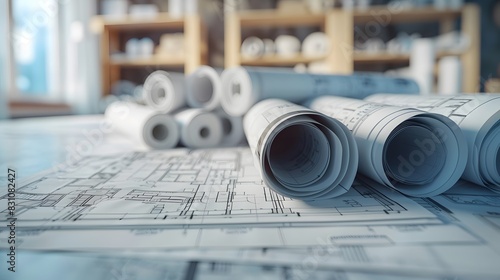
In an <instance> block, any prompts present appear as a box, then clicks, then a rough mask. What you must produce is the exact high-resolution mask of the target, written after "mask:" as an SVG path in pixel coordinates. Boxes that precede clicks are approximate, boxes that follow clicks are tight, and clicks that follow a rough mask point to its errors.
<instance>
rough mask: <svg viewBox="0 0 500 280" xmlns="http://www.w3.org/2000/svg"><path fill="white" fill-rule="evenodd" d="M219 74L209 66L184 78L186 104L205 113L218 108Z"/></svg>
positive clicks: (199, 68)
mask: <svg viewBox="0 0 500 280" xmlns="http://www.w3.org/2000/svg"><path fill="white" fill-rule="evenodd" d="M221 73H222V71H217V70H215V69H214V68H212V67H210V66H201V67H198V68H197V69H196V70H195V71H194V72H193V73H191V74H189V75H188V76H187V77H186V99H187V104H188V105H189V106H190V107H192V108H205V109H206V110H207V111H212V110H214V109H216V108H218V107H220V96H221V89H222V82H221V78H220V74H221Z"/></svg>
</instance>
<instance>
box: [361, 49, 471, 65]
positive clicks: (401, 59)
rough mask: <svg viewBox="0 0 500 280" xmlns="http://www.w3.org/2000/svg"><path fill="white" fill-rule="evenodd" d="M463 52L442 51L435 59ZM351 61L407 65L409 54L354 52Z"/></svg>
mask: <svg viewBox="0 0 500 280" xmlns="http://www.w3.org/2000/svg"><path fill="white" fill-rule="evenodd" d="M462 54H463V52H456V51H443V52H439V53H437V54H436V58H438V59H439V58H442V57H445V56H452V55H457V56H459V55H462ZM353 60H354V62H355V63H388V64H391V63H394V64H399V63H408V62H409V61H410V55H409V54H390V53H383V52H381V53H363V52H354V53H353Z"/></svg>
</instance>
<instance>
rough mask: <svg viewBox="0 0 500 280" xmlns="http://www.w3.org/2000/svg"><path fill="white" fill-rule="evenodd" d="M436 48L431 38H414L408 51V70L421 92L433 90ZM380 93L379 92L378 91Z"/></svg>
mask: <svg viewBox="0 0 500 280" xmlns="http://www.w3.org/2000/svg"><path fill="white" fill-rule="evenodd" d="M435 61H436V48H435V46H434V41H433V40H432V39H417V40H414V41H413V43H412V47H411V53H410V72H411V77H412V78H413V79H415V81H416V82H417V83H418V86H419V87H420V93H421V94H426V95H428V94H431V93H432V92H434V63H435ZM379 93H380V92H379Z"/></svg>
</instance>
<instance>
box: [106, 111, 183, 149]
mask: <svg viewBox="0 0 500 280" xmlns="http://www.w3.org/2000/svg"><path fill="white" fill-rule="evenodd" d="M105 117H106V121H107V122H108V123H109V125H110V126H111V127H112V128H113V129H114V130H115V131H117V132H119V133H121V134H123V135H126V136H127V137H128V138H129V139H131V140H133V141H135V142H136V143H141V144H143V145H146V146H149V147H151V148H153V149H171V148H174V147H175V146H177V143H178V142H179V137H180V133H179V127H178V125H177V123H176V122H175V120H174V118H172V117H171V116H169V115H165V114H161V113H158V112H156V111H155V110H153V109H151V108H149V107H146V106H142V105H137V104H135V103H131V102H115V103H113V104H111V105H110V106H108V108H107V109H106V112H105Z"/></svg>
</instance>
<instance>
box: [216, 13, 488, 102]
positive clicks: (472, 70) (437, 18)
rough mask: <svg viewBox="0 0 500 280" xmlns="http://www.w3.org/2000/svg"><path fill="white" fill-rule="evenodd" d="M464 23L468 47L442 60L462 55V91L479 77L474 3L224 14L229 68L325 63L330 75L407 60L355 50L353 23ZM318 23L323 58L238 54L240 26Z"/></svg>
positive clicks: (445, 28) (474, 86)
mask: <svg viewBox="0 0 500 280" xmlns="http://www.w3.org/2000/svg"><path fill="white" fill-rule="evenodd" d="M458 18H460V19H461V21H462V24H461V25H462V27H461V32H462V33H463V34H464V35H466V36H468V38H469V41H470V45H469V47H468V49H467V50H465V51H463V52H440V53H438V54H437V55H436V57H437V58H441V57H444V56H448V55H456V56H460V58H461V61H462V69H463V86H462V89H463V91H464V92H476V91H477V90H478V88H479V77H480V76H479V75H480V70H479V69H480V68H479V67H480V64H479V63H480V55H479V52H480V46H479V44H480V38H479V36H480V32H481V30H480V11H479V7H478V6H477V5H475V4H466V5H464V6H463V7H462V9H460V10H436V9H434V8H432V7H426V8H415V9H405V10H402V9H401V10H397V9H394V8H390V7H388V6H372V7H370V9H368V10H366V11H357V10H353V11H346V10H341V9H333V10H330V11H326V12H325V13H324V14H311V13H307V12H300V13H290V12H279V11H276V10H254V11H245V12H240V13H231V14H228V15H226V18H225V37H226V39H225V40H226V42H225V66H226V67H231V66H238V65H252V66H257V65H260V66H292V65H295V64H297V63H309V62H312V61H317V60H323V61H326V62H327V63H328V65H329V67H330V70H331V72H332V73H342V74H349V73H352V71H353V70H354V65H355V64H369V63H383V64H405V63H406V64H407V63H409V60H410V56H409V54H389V53H373V54H371V53H363V52H358V51H354V50H353V45H354V28H353V26H354V24H363V23H364V24H369V23H374V24H378V25H379V27H380V28H384V27H385V26H386V25H391V24H399V23H409V22H438V23H439V24H440V32H441V33H446V32H449V31H452V30H453V28H454V24H455V21H456V20H457V19H458ZM295 26H316V27H319V28H320V30H322V31H324V32H325V33H326V34H327V35H328V36H329V38H330V39H331V51H330V53H329V54H328V55H327V56H326V57H324V58H312V59H311V58H305V57H302V56H300V55H299V56H296V57H291V58H282V57H277V56H276V57H262V58H258V59H245V58H243V57H241V56H240V46H241V42H242V38H241V30H242V29H244V28H258V27H295Z"/></svg>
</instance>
